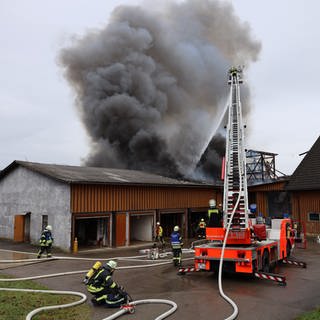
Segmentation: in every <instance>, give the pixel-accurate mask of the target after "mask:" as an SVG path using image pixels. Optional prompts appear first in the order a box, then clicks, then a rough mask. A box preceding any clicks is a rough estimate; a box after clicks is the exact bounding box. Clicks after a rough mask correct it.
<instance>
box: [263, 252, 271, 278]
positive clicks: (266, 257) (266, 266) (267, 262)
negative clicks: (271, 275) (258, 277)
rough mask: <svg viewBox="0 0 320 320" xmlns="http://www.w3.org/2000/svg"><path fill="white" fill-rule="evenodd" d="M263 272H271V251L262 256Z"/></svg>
mask: <svg viewBox="0 0 320 320" xmlns="http://www.w3.org/2000/svg"><path fill="white" fill-rule="evenodd" d="M262 271H263V272H266V273H268V272H270V259H269V251H268V250H264V251H263V255H262Z"/></svg>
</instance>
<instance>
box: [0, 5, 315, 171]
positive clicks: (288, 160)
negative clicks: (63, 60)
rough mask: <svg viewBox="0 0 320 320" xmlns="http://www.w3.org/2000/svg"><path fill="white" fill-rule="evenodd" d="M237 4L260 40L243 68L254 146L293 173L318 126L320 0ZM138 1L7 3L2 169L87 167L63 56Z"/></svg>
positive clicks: (1, 18)
mask: <svg viewBox="0 0 320 320" xmlns="http://www.w3.org/2000/svg"><path fill="white" fill-rule="evenodd" d="M231 2H232V3H233V4H234V7H235V12H236V14H237V15H238V16H239V18H240V19H241V20H242V21H248V23H249V24H250V27H251V29H252V34H253V35H254V36H255V37H256V38H257V40H259V41H261V43H262V51H261V53H260V58H259V60H258V61H257V62H256V63H255V64H253V65H252V66H251V67H250V69H248V70H246V71H245V76H246V78H247V80H248V81H249V84H250V88H251V91H252V105H253V107H254V108H253V110H252V112H251V116H250V121H249V123H248V126H249V131H250V134H248V137H247V147H248V148H251V149H256V150H263V151H268V152H274V153H278V154H279V156H277V158H276V163H277V168H278V169H279V170H280V171H282V172H284V173H287V174H290V173H292V171H293V170H294V169H295V167H296V166H297V165H298V164H299V162H300V161H301V160H302V157H299V156H298V154H299V153H302V152H305V151H307V150H308V149H309V148H310V147H311V146H312V144H313V143H314V142H315V140H316V139H317V138H318V136H319V131H320V130H319V124H318V118H319V115H320V111H318V108H317V104H318V101H319V100H320V97H319V95H320V93H319V90H318V74H319V68H320V67H319V64H318V57H319V56H320V48H319V33H320V31H319V30H320V26H319V24H320V22H318V12H319V9H320V3H319V2H318V1H317V0H309V1H297V0H291V1H289V0H288V1H275V0H271V1H270V0H269V1H250V0H234V1H231ZM139 3H141V1H128V0H127V1H125V0H122V1H120V0H118V1H115V0H114V1H110V0H108V1H99V0H92V1H79V0H77V1H76V0H69V1H55V2H44V1H40V0H29V1H12V0H10V1H9V0H2V1H1V5H0V27H1V28H0V41H1V44H2V45H1V53H0V65H1V72H0V111H1V126H0V145H1V151H0V169H2V168H4V167H5V166H7V165H9V164H10V163H11V162H12V161H13V160H16V159H19V160H28V161H36V162H48V163H57V164H70V165H79V164H80V161H81V158H84V157H85V156H87V153H88V141H87V137H86V133H85V131H84V129H83V127H82V124H81V122H80V120H79V116H78V114H77V112H76V108H75V106H74V96H73V92H72V90H71V88H70V86H69V84H68V83H67V82H66V81H65V79H64V77H63V75H62V69H61V68H60V67H59V66H58V65H57V55H58V54H59V52H60V49H61V48H62V47H64V46H65V45H67V44H68V41H69V39H70V37H72V36H75V35H83V34H85V33H86V32H87V31H88V30H91V29H95V28H100V27H102V26H104V25H106V24H107V22H108V17H109V14H110V12H111V10H112V9H113V8H114V7H116V6H117V5H119V4H139ZM146 3H150V4H151V3H154V1H147V2H146ZM221 81H225V79H221Z"/></svg>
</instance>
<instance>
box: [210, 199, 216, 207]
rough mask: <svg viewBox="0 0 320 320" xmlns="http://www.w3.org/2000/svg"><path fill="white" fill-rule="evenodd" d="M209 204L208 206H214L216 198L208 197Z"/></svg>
mask: <svg viewBox="0 0 320 320" xmlns="http://www.w3.org/2000/svg"><path fill="white" fill-rule="evenodd" d="M209 206H210V207H215V206H216V200H214V199H210V200H209Z"/></svg>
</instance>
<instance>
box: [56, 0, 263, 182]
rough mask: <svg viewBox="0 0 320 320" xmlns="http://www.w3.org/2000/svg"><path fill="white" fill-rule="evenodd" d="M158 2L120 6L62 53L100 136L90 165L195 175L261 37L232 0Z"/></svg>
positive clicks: (89, 125)
mask: <svg viewBox="0 0 320 320" xmlns="http://www.w3.org/2000/svg"><path fill="white" fill-rule="evenodd" d="M150 3H151V2H149V4H150ZM151 7H152V8H150V7H148V6H146V5H144V6H142V5H141V6H134V7H133V6H119V7H117V8H116V9H115V10H114V11H113V13H112V15H111V17H110V19H109V22H108V24H107V25H106V27H105V28H103V29H101V30H96V31H92V32H90V33H88V34H87V35H85V36H84V37H82V38H80V39H76V40H74V42H73V43H72V44H71V45H70V47H68V48H64V49H63V50H62V51H61V54H60V61H61V63H62V65H63V66H64V68H65V74H66V77H67V79H68V81H69V82H70V84H71V85H72V87H73V88H74V90H75V92H76V103H77V107H78V109H79V112H80V115H81V118H82V121H83V123H84V125H85V128H86V131H87V133H88V135H89V137H90V140H91V142H92V143H91V151H90V154H89V155H88V156H87V158H86V160H85V164H86V165H90V166H103V167H114V168H128V169H137V170H144V171H149V172H153V173H158V174H162V175H166V176H171V177H185V178H188V177H189V178H190V177H193V176H194V172H195V168H196V167H197V164H198V163H199V160H200V158H201V156H202V154H203V151H204V150H205V149H206V147H207V145H206V144H208V141H210V140H208V139H210V137H211V135H212V134H213V133H212V130H213V128H214V127H216V126H217V121H218V119H219V117H220V113H221V112H222V110H223V108H224V104H225V102H226V97H227V93H228V86H227V85H226V81H227V71H228V69H229V68H230V66H231V65H239V64H244V65H246V66H248V65H250V63H251V62H253V61H255V60H256V59H257V57H258V54H259V51H260V43H259V42H257V41H255V40H254V39H252V37H251V34H250V28H249V26H248V25H247V24H245V23H242V22H241V21H240V20H239V19H238V17H237V16H236V15H235V13H234V11H233V7H232V6H231V5H230V4H228V3H225V2H222V1H221V2H220V1H210V0H202V1H199V0H188V1H184V2H181V3H175V2H169V3H168V2H166V3H165V4H163V3H162V4H161V5H160V6H159V5H158V6H156V5H155V4H154V2H152V5H151ZM246 97H248V91H247V94H246ZM246 105H247V103H243V107H244V108H245V106H246ZM206 154H207V156H209V157H210V154H212V153H211V152H207V153H206ZM216 154H219V152H218V153H216ZM216 154H215V156H216ZM207 161H208V162H210V161H211V159H209V158H206V159H205V160H202V163H206V162H207ZM212 161H216V160H214V159H213V160H212ZM200 171H201V165H200V167H198V169H197V172H200Z"/></svg>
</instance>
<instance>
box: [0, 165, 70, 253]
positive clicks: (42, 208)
mask: <svg viewBox="0 0 320 320" xmlns="http://www.w3.org/2000/svg"><path fill="white" fill-rule="evenodd" d="M26 212H31V216H30V241H31V243H33V244H38V243H39V237H40V234H41V231H42V230H41V228H42V215H48V223H49V224H50V225H52V228H53V231H52V232H53V236H54V246H56V247H60V248H61V249H63V250H67V251H68V250H70V237H71V213H70V186H69V184H66V183H62V182H59V181H57V180H54V179H51V178H48V177H46V176H44V175H41V174H39V173H37V172H33V171H31V170H28V169H26V168H23V167H17V168H16V169H14V170H13V171H11V172H10V173H9V174H8V175H7V176H5V177H4V178H3V179H2V180H1V181H0V238H6V239H13V236H14V216H15V215H19V214H24V213H26Z"/></svg>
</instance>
